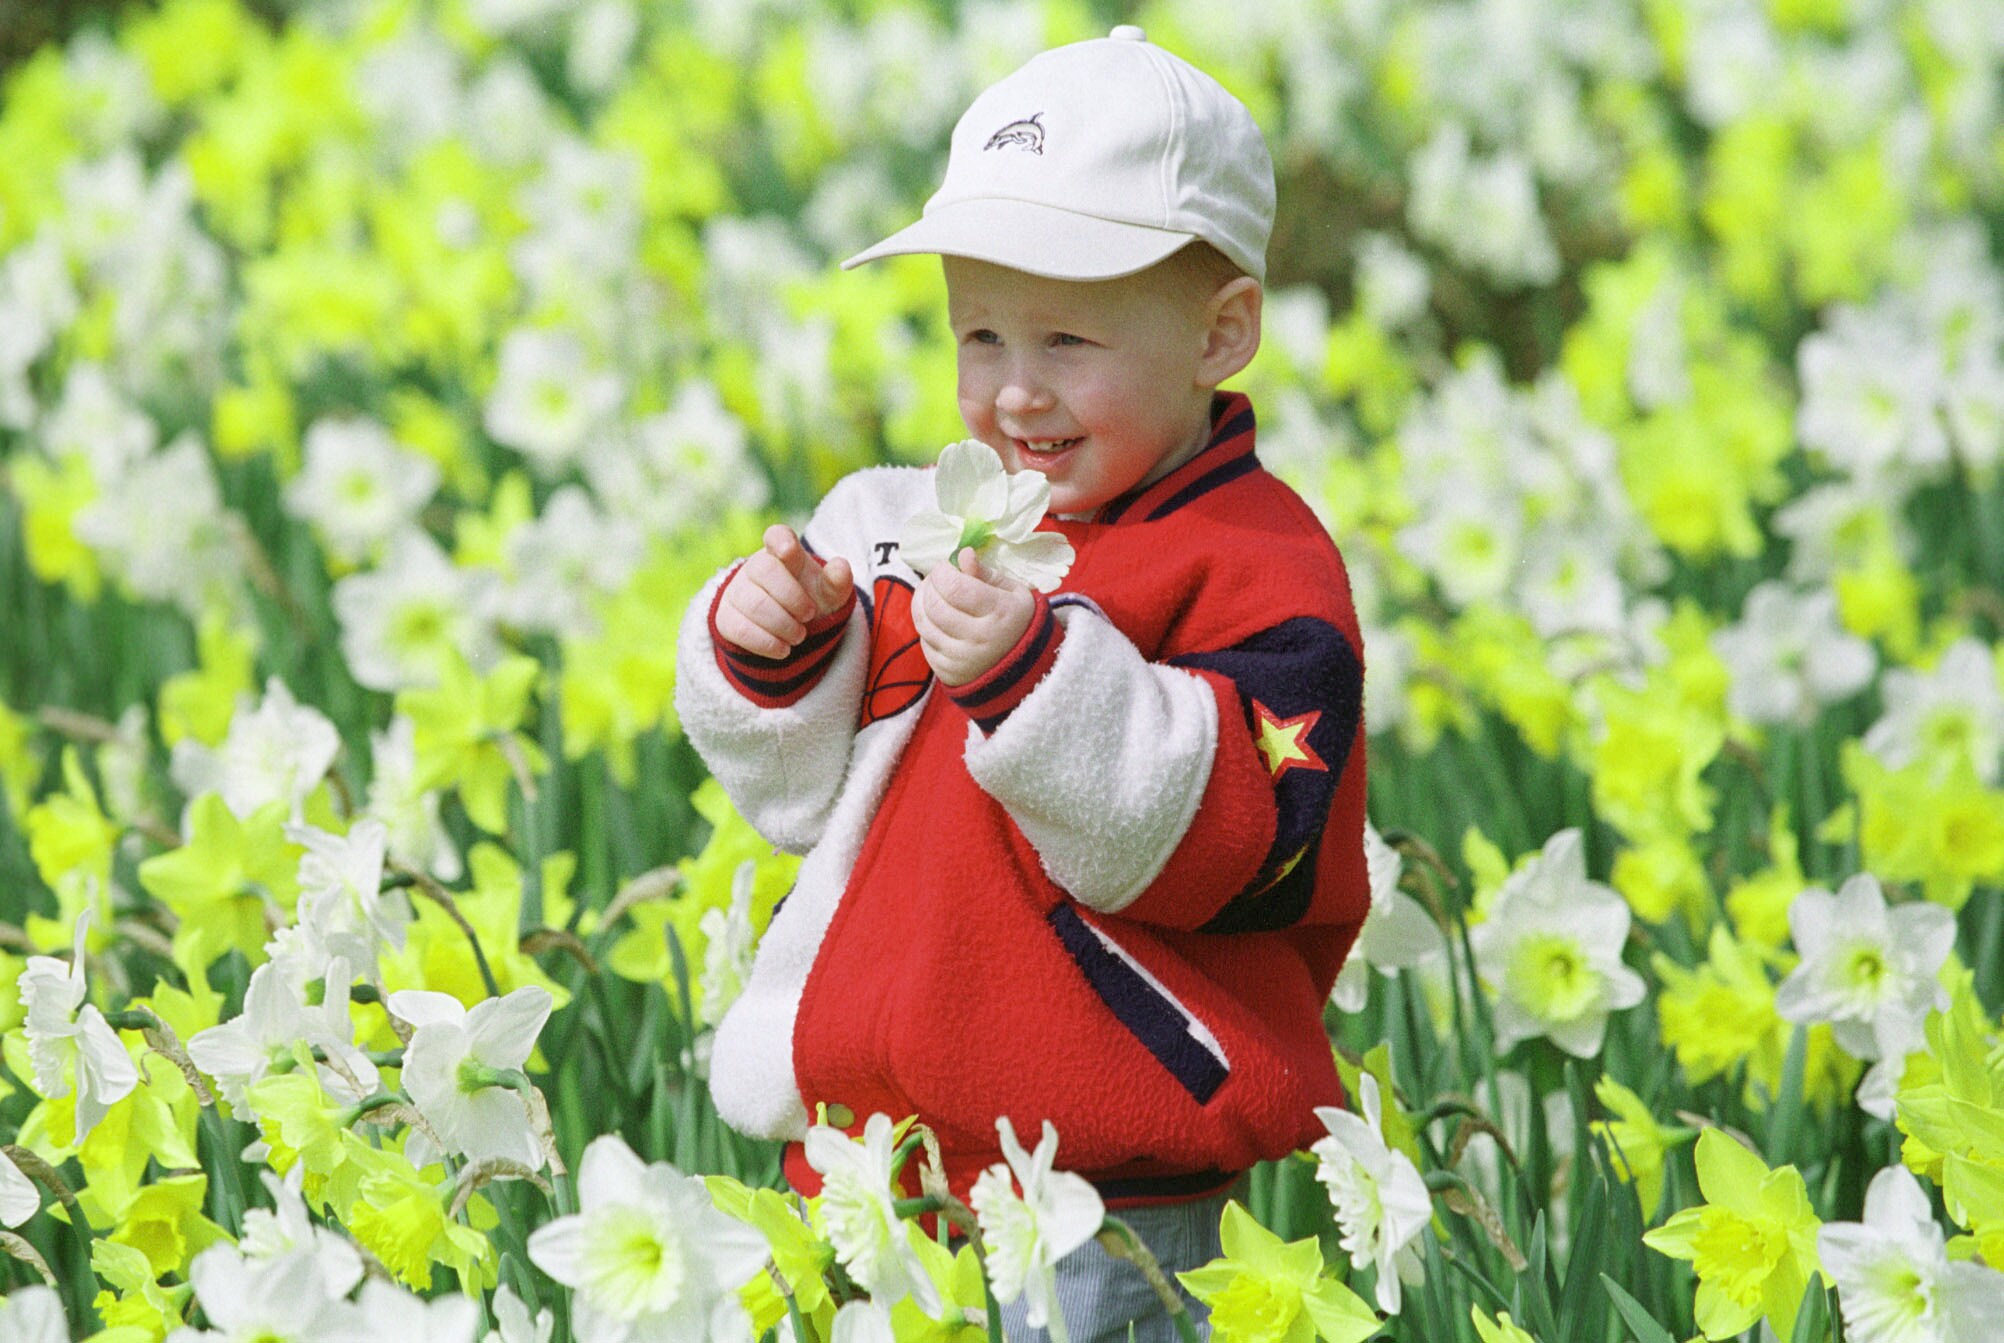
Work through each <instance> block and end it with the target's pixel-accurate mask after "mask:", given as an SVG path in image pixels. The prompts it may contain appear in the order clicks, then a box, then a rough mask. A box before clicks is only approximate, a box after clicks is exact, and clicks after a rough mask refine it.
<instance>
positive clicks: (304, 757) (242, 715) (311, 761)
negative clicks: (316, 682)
mask: <svg viewBox="0 0 2004 1343" xmlns="http://www.w3.org/2000/svg"><path fill="white" fill-rule="evenodd" d="M237 703H238V708H237V711H236V713H235V715H234V716H233V717H231V719H230V730H229V733H228V735H227V736H225V737H224V738H223V744H222V745H221V746H219V747H216V748H215V749H214V750H211V749H209V748H208V747H205V746H203V745H202V744H201V743H200V742H198V741H196V740H195V739H194V738H193V737H184V738H183V739H182V740H180V741H178V742H176V743H175V744H174V760H173V775H174V782H175V784H176V785H178V786H179V787H180V789H181V791H182V792H183V793H185V794H186V795H187V796H189V797H191V798H193V797H197V796H199V795H200V794H202V793H208V792H215V793H220V794H222V798H223V802H224V804H225V805H226V806H228V807H229V809H230V811H231V813H232V814H234V815H235V816H237V817H238V818H239V819H243V818H245V817H248V816H250V815H251V814H252V813H253V812H255V811H257V810H258V808H260V807H263V806H265V805H266V804H267V803H270V802H284V803H285V804H286V805H287V806H288V807H289V808H290V809H291V812H292V817H293V819H294V820H297V819H299V817H300V814H301V809H302V806H303V804H304V803H305V801H306V798H307V795H308V794H310V793H311V792H312V791H313V790H314V789H315V788H317V787H319V786H320V781H321V780H322V779H324V778H326V777H327V771H328V770H329V769H330V768H331V767H332V766H333V764H334V757H335V756H336V755H338V754H340V752H341V734H340V733H339V732H337V731H336V730H335V728H334V724H333V722H332V721H330V720H329V719H328V717H327V716H326V715H325V714H323V713H321V712H320V711H319V710H318V709H316V708H314V707H313V706H312V705H310V704H301V703H300V702H299V701H298V700H296V699H294V698H293V697H292V691H290V690H289V689H287V688H286V684H285V682H283V681H281V680H279V679H278V678H277V677H276V676H274V677H272V678H271V679H270V680H268V681H266V682H265V687H264V698H263V699H262V700H261V701H259V702H258V704H257V706H256V707H255V708H253V707H251V706H250V704H249V701H248V700H247V699H240V700H238V702H237Z"/></svg>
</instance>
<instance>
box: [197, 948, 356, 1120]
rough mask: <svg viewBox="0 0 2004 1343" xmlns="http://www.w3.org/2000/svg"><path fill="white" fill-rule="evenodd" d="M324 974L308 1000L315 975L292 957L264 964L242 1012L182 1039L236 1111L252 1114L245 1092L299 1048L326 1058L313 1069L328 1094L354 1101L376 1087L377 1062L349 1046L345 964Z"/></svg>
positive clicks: (256, 972)
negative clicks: (319, 989) (316, 998)
mask: <svg viewBox="0 0 2004 1343" xmlns="http://www.w3.org/2000/svg"><path fill="white" fill-rule="evenodd" d="M324 973H325V979H324V983H325V984H326V991H325V992H324V994H323V995H322V997H321V1001H320V1002H319V1003H317V1004H311V1005H309V1004H308V1002H307V995H306V986H307V982H308V979H309V977H311V978H320V977H321V976H320V975H318V974H313V973H312V972H311V971H309V969H308V968H307V967H306V965H305V964H304V963H303V962H301V961H299V960H296V959H292V958H279V959H275V960H270V961H266V962H265V963H264V964H263V965H260V966H259V967H258V968H257V969H255V970H253V971H251V978H250V986H249V987H248V988H247V989H245V990H244V1010H243V1011H242V1012H241V1013H239V1014H238V1015H237V1016H235V1017H233V1018H232V1019H230V1020H229V1021H225V1022H222V1023H221V1024H219V1025H215V1026H211V1027H209V1028H208V1029H207V1030H204V1031H197V1032H196V1033H195V1034H194V1035H193V1036H192V1037H191V1038H190V1039H189V1041H188V1057H189V1058H190V1059H192V1060H194V1063H195V1066H196V1067H197V1068H200V1069H201V1070H202V1071H203V1072H205V1073H207V1074H208V1075H209V1076H210V1077H211V1078H213V1079H214V1080H215V1083H216V1089H217V1090H218V1091H221V1092H222V1093H223V1099H224V1100H226V1101H228V1102H229V1103H230V1108H231V1109H233V1110H235V1111H236V1112H237V1113H238V1114H239V1115H240V1116H242V1117H245V1118H250V1117H253V1116H254V1115H255V1110H254V1108H253V1107H252V1105H251V1103H250V1098H249V1096H248V1095H246V1094H245V1089H246V1088H247V1087H249V1086H250V1085H251V1084H252V1083H253V1082H256V1081H258V1080H259V1079H260V1078H263V1077H265V1076H266V1075H268V1074H269V1073H270V1072H271V1071H272V1070H273V1068H275V1067H278V1068H282V1067H287V1066H290V1064H291V1062H292V1058H293V1051H295V1050H296V1049H298V1048H299V1047H300V1046H302V1045H305V1046H307V1047H310V1048H317V1049H320V1050H322V1051H323V1052H324V1053H325V1054H326V1055H327V1058H328V1060H329V1061H328V1062H326V1063H323V1064H320V1065H318V1069H319V1073H320V1085H321V1086H322V1087H323V1088H325V1089H326V1091H327V1093H328V1095H329V1096H330V1097H334V1098H337V1099H339V1100H340V1101H342V1102H343V1103H344V1104H348V1105H354V1104H356V1103H358V1102H359V1101H361V1100H362V1098H363V1097H365V1096H368V1095H370V1094H372V1093H373V1092H374V1091H375V1089H376V1065H375V1064H373V1063H371V1062H369V1057H368V1055H367V1054H365V1053H363V1052H362V1051H361V1050H360V1049H357V1048H356V1047H355V1043H354V1026H353V1024H352V1023H351V1022H350V1020H349V1017H348V980H349V975H348V963H347V962H346V961H345V960H342V959H341V958H340V957H335V958H334V959H333V960H332V961H331V962H328V963H327V964H326V969H325V972H324ZM337 1065H338V1066H337Z"/></svg>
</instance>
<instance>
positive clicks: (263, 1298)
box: [167, 1244, 380, 1343]
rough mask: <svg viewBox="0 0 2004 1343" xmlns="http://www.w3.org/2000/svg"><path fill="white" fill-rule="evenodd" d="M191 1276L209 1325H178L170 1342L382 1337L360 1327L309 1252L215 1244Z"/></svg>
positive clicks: (322, 1342)
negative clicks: (272, 1254) (267, 1252)
mask: <svg viewBox="0 0 2004 1343" xmlns="http://www.w3.org/2000/svg"><path fill="white" fill-rule="evenodd" d="M188 1281H189V1282H190V1283H191V1284H193V1285H194V1288H195V1299H196V1300H197V1301H199V1302H200V1303H201V1306H202V1314H203V1315H204V1316H206V1317H207V1318H208V1321H209V1327H208V1328H207V1329H193V1328H182V1329H176V1330H175V1331H174V1332H173V1333H171V1334H169V1335H167V1343H337V1340H338V1341H339V1343H346V1341H347V1340H349V1339H361V1338H367V1337H379V1336H380V1335H373V1334H370V1333H369V1332H367V1331H365V1330H363V1329H362V1328H361V1327H360V1321H359V1320H358V1319H357V1318H356V1314H355V1307H354V1306H352V1305H350V1304H349V1303H348V1302H347V1301H345V1300H343V1299H342V1298H341V1297H339V1296H337V1295H335V1294H334V1292H333V1291H332V1289H331V1288H330V1286H329V1284H328V1282H327V1280H326V1279H325V1278H323V1277H322V1276H321V1275H320V1260H319V1259H318V1258H317V1257H316V1256H315V1255H313V1254H312V1253H310V1252H307V1251H296V1252H294V1253H292V1254H288V1255H281V1256H280V1257H278V1258H276V1259H251V1258H248V1257H246V1256H245V1255H244V1254H243V1253H242V1252H240V1251H239V1250H238V1249H237V1247H236V1246H234V1245H230V1244H222V1245H211V1246H210V1247H209V1248H208V1249H206V1250H204V1251H202V1252H201V1253H200V1254H198V1255H196V1256H195V1262H194V1263H192V1264H190V1265H189V1266H188Z"/></svg>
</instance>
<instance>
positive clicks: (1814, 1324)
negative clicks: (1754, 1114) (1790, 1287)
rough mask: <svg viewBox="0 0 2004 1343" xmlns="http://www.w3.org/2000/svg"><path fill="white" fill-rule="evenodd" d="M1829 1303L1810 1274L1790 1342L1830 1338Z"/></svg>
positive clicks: (1811, 1342)
mask: <svg viewBox="0 0 2004 1343" xmlns="http://www.w3.org/2000/svg"><path fill="white" fill-rule="evenodd" d="M1796 1029H1797V1030H1800V1029H1801V1027H1799V1026H1798V1027H1796ZM1829 1305H1830V1298H1829V1297H1828V1296H1827V1295H1826V1294H1825V1292H1824V1290H1823V1284H1822V1281H1821V1280H1820V1279H1819V1278H1818V1277H1817V1276H1816V1275H1815V1274H1813V1273H1812V1274H1810V1276H1809V1286H1808V1287H1807V1288H1806V1289H1805V1290H1804V1291H1803V1293H1802V1305H1801V1307H1800V1308H1799V1309H1798V1310H1797V1312H1796V1316H1795V1331H1794V1332H1793V1333H1792V1334H1790V1335H1789V1343H1823V1340H1825V1339H1827V1338H1829V1337H1830V1312H1829V1309H1828V1307H1829Z"/></svg>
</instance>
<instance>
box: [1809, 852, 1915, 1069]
mask: <svg viewBox="0 0 2004 1343" xmlns="http://www.w3.org/2000/svg"><path fill="white" fill-rule="evenodd" d="M1788 923H1789V927H1790V929H1791V930H1792V932H1793V934H1794V937H1795V948H1796V950H1797V951H1799V952H1800V953H1801V954H1802V963H1801V964H1800V965H1798V966H1797V967H1796V968H1795V970H1794V971H1793V972H1792V973H1791V974H1790V975H1789V976H1788V978H1786V979H1784V980H1783V981H1782V982H1781V985H1780V987H1779V988H1777V989H1776V990H1775V995H1774V1007H1775V1011H1777V1012H1779V1013H1780V1014H1781V1015H1782V1016H1783V1017H1785V1018H1787V1019H1788V1020H1790V1021H1805V1022H1806V1021H1821V1022H1828V1023H1830V1025H1831V1027H1832V1029H1833V1030H1834V1031H1835V1033H1836V1037H1837V1043H1838V1044H1840V1045H1842V1046H1843V1047H1844V1048H1845V1049H1846V1050H1848V1051H1850V1053H1851V1055H1852V1056H1853V1057H1854V1058H1860V1059H1876V1058H1878V1057H1879V1053H1880V1051H1879V1045H1878V1039H1877V1036H1876V1034H1875V1031H1876V1030H1877V1029H1878V1027H1879V1025H1880V1023H1881V1021H1882V1020H1883V1021H1885V1022H1886V1023H1887V1025H1888V1026H1889V1027H1890V1028H1891V1029H1892V1031H1893V1033H1895V1034H1896V1035H1898V1036H1899V1037H1901V1038H1907V1037H1911V1036H1915V1035H1918V1034H1919V1028H1920V1024H1921V1021H1922V1020H1923V1019H1924V1018H1925V1017H1926V1016H1927V1013H1928V1011H1929V1010H1930V1009H1931V1008H1940V1007H1946V1006H1948V994H1947V992H1946V990H1944V989H1943V988H1942V987H1941V985H1940V984H1939V983H1937V982H1936V978H1937V976H1938V975H1939V974H1940V973H1941V967H1942V965H1943V964H1944V963H1945V962H1946V961H1947V960H1948V955H1949V953H1950V952H1951V951H1952V950H1954V948H1955V915H1953V914H1951V913H1950V912H1949V911H1948V910H1946V909H1944V908H1942V907H1941V906H1940V905H1935V904H1925V903H1921V904H1906V905H1897V906H1888V905H1887V904H1886V897H1885V894H1884V892H1883V891H1881V890H1880V888H1879V882H1878V879H1877V878H1876V877H1873V876H1872V875H1871V874H1870V873H1863V872H1861V873H1859V874H1858V875H1856V876H1854V877H1852V878H1850V879H1849V880H1848V881H1846V882H1845V883H1844V885H1843V887H1842V889H1840V890H1839V891H1838V892H1837V894H1835V895H1832V894H1830V892H1828V891H1825V890H1821V889H1818V888H1816V887H1811V888H1810V889H1808V890H1806V891H1804V892H1802V894H1800V895H1798V896H1797V897H1796V898H1795V903H1794V904H1792V905H1790V906H1789V909H1788ZM1902 1025H1904V1026H1905V1029H1901V1027H1902Z"/></svg>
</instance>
